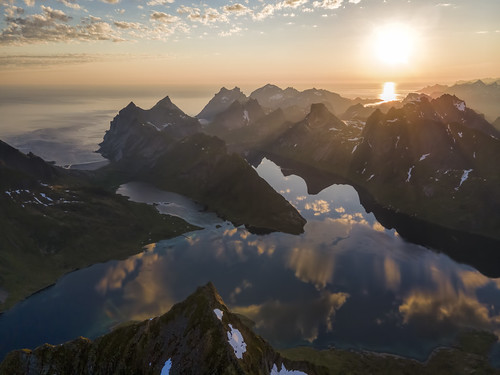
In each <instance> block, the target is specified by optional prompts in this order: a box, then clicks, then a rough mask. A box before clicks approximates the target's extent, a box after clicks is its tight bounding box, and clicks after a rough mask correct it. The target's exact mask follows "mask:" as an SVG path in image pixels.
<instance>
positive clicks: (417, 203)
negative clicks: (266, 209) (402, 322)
mask: <svg viewBox="0 0 500 375" xmlns="http://www.w3.org/2000/svg"><path fill="white" fill-rule="evenodd" d="M404 103H405V104H401V107H400V108H392V109H390V110H389V111H388V112H387V113H386V114H384V113H382V112H381V111H380V110H378V109H377V110H375V112H374V113H373V114H372V115H371V116H370V117H369V118H368V119H367V121H366V125H364V126H363V124H362V122H359V121H352V120H351V121H341V120H339V119H338V118H337V117H336V116H335V115H333V114H332V113H331V112H330V111H329V110H328V108H327V106H326V105H324V104H314V105H312V106H311V111H310V113H309V114H308V115H307V116H306V118H305V119H304V120H303V121H300V122H298V123H296V124H289V125H288V126H286V127H283V128H281V133H280V134H279V135H276V134H275V135H274V141H272V142H268V143H266V144H265V147H262V144H261V146H260V147H259V151H262V149H264V151H265V152H266V153H267V155H270V156H271V157H273V156H274V157H279V158H285V159H288V160H293V161H295V162H297V163H301V164H302V165H308V166H310V167H314V168H316V169H318V170H320V171H324V172H328V173H331V174H333V175H336V176H339V177H342V178H344V179H346V180H347V181H350V183H351V184H353V185H354V186H356V188H357V189H358V191H360V192H361V193H362V194H361V195H363V196H366V197H370V199H368V200H371V202H374V203H376V204H378V205H379V206H381V207H384V209H387V210H392V211H393V212H394V213H398V214H406V215H408V217H411V218H414V219H415V220H417V219H418V220H420V221H421V223H422V225H423V223H433V224H434V225H438V226H442V227H443V228H447V229H452V230H455V231H461V232H464V233H469V234H471V235H478V236H482V237H484V238H488V239H492V241H498V240H500V235H499V233H498V230H497V229H496V228H498V227H499V225H500V216H499V215H498V212H499V209H500V192H499V191H498V189H497V188H496V187H497V186H499V183H500V175H499V174H498V170H497V168H496V166H495V164H494V163H492V162H491V161H492V160H500V141H499V139H498V138H499V136H498V134H499V133H498V131H497V130H496V129H495V128H494V127H493V126H492V125H491V124H489V123H488V122H487V121H485V120H484V118H483V117H482V116H481V115H479V114H477V113H476V112H474V111H473V110H471V109H469V108H468V107H467V106H466V105H465V103H464V101H463V100H461V99H459V98H457V97H455V96H451V95H447V94H445V95H443V96H441V97H439V98H437V99H431V100H429V99H428V98H427V97H425V96H415V95H414V96H412V97H409V98H407V100H405V102H404ZM318 186H319V185H318ZM415 223H416V222H415ZM415 225H417V224H415ZM419 225H420V224H419ZM424 226H425V225H424ZM490 247H491V246H490Z"/></svg>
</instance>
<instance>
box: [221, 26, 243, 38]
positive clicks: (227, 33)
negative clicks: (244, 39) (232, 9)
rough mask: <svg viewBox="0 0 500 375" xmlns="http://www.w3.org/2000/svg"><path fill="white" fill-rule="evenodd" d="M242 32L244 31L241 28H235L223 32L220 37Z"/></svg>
mask: <svg viewBox="0 0 500 375" xmlns="http://www.w3.org/2000/svg"><path fill="white" fill-rule="evenodd" d="M241 30H242V28H241V27H238V26H234V27H233V28H231V29H230V30H229V31H222V32H220V33H219V36H222V37H226V36H231V35H233V34H238V33H239V32H240V31H241Z"/></svg>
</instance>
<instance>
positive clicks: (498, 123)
mask: <svg viewBox="0 0 500 375" xmlns="http://www.w3.org/2000/svg"><path fill="white" fill-rule="evenodd" d="M491 125H493V126H494V127H495V129H497V130H498V131H500V116H499V117H497V119H496V120H495V121H493V122H492V123H491Z"/></svg>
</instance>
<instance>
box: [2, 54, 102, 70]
mask: <svg viewBox="0 0 500 375" xmlns="http://www.w3.org/2000/svg"><path fill="white" fill-rule="evenodd" d="M102 58H103V57H102V56H101V55H89V54H57V55H10V56H1V55H0V67H13V68H21V67H26V68H32V67H48V66H54V65H66V64H82V63H87V62H92V61H100V60H102Z"/></svg>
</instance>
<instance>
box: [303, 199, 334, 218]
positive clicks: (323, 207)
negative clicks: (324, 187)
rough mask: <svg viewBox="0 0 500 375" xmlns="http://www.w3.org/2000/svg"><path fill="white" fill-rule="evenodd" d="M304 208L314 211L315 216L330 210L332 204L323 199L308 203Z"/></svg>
mask: <svg viewBox="0 0 500 375" xmlns="http://www.w3.org/2000/svg"><path fill="white" fill-rule="evenodd" d="M304 208H305V209H306V210H312V211H314V216H319V215H321V214H326V213H328V212H330V204H329V203H328V202H327V201H325V200H323V199H318V200H315V201H314V202H312V203H306V204H305V206H304Z"/></svg>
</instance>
